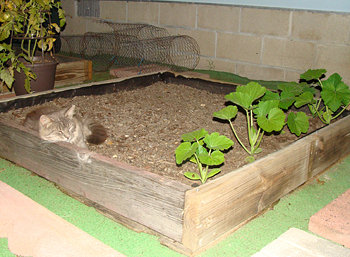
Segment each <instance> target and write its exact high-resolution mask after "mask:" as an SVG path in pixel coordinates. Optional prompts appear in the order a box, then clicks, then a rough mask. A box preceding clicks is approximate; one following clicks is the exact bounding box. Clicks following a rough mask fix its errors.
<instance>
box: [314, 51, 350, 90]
mask: <svg viewBox="0 0 350 257" xmlns="http://www.w3.org/2000/svg"><path fill="white" fill-rule="evenodd" d="M315 68H325V69H326V70H327V71H328V74H331V73H334V72H337V73H339V74H340V75H341V76H342V77H343V80H344V81H345V82H346V83H347V84H348V85H350V73H349V71H350V46H346V45H320V46H319V47H318V51H317V58H316V64H315Z"/></svg>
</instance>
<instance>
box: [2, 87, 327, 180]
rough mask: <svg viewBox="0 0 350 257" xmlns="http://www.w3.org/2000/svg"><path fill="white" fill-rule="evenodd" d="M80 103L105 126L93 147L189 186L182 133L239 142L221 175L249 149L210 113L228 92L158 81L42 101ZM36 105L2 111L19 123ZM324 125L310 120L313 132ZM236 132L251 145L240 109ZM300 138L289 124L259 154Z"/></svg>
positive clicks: (190, 167) (266, 139) (193, 167)
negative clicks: (181, 156)
mask: <svg viewBox="0 0 350 257" xmlns="http://www.w3.org/2000/svg"><path fill="white" fill-rule="evenodd" d="M71 104H75V105H76V106H77V110H79V111H80V112H81V114H82V116H91V117H92V118H94V119H96V120H98V121H99V122H100V123H101V124H103V125H104V126H105V127H106V128H107V130H108V134H109V137H108V139H107V141H106V142H105V143H104V144H102V145H98V146H95V145H90V146H89V148H90V150H91V151H95V152H97V153H100V154H103V155H105V156H108V157H111V158H114V159H116V160H118V161H121V162H125V163H128V164H131V165H133V166H136V167H140V168H145V169H148V170H150V171H152V172H154V173H158V174H160V175H163V176H169V177H173V178H175V179H178V180H181V181H183V182H185V183H188V184H193V183H194V182H193V181H189V180H187V179H186V178H185V177H184V176H183V173H184V171H187V170H190V171H197V170H196V165H194V164H193V163H186V164H184V165H182V166H180V167H178V166H177V165H176V163H175V154H174V152H175V149H176V148H177V146H178V145H179V144H180V142H181V135H182V134H184V133H188V132H191V131H194V130H197V129H201V128H204V129H206V130H207V131H208V132H209V133H212V132H219V133H220V134H223V135H226V136H227V137H229V138H231V139H232V140H233V141H234V142H235V144H234V146H233V148H232V149H231V150H230V151H228V152H227V153H226V154H225V160H226V161H225V164H224V165H223V167H222V172H221V173H220V174H218V175H217V176H221V175H223V174H225V173H227V172H230V171H233V170H234V169H236V168H238V167H240V166H242V165H244V164H245V163H246V161H245V158H246V157H247V156H248V155H247V153H246V152H245V151H244V150H243V149H242V147H241V146H240V145H239V144H238V142H237V141H236V139H235V138H234V137H233V133H232V131H231V129H230V127H229V124H228V123H225V122H219V121H216V120H213V118H212V114H213V112H215V111H218V110H220V109H221V108H223V107H224V106H225V99H224V94H214V93H210V92H208V91H206V90H200V89H196V88H192V87H189V86H185V85H175V84H165V83H162V82H157V83H155V84H153V85H151V86H148V87H144V88H139V89H135V90H132V91H120V92H118V93H114V94H108V95H97V96H78V97H74V98H73V99H65V98H58V99H55V100H53V101H52V102H49V103H45V104H44V105H55V106H58V107H64V106H68V105H71ZM33 108H37V106H35V107H26V108H23V109H18V110H13V111H10V112H8V113H3V114H0V115H1V116H0V117H2V118H10V119H13V116H15V117H16V119H17V120H19V122H21V120H23V119H24V117H25V115H26V114H27V113H28V112H29V111H31V110H32V109H33ZM320 125H321V124H320V123H319V122H318V121H317V120H316V121H314V120H312V121H311V128H310V130H311V131H312V130H315V129H316V127H317V126H320ZM234 126H235V128H236V131H237V133H238V134H239V135H240V136H241V137H242V141H243V142H245V143H247V137H246V120H245V115H244V114H243V113H239V114H238V117H237V118H236V119H235V121H234ZM296 139H298V138H297V137H296V136H295V135H292V134H290V133H289V131H288V129H287V128H285V129H284V130H283V132H282V133H281V135H274V134H272V135H265V136H264V139H263V141H262V143H261V147H262V149H263V151H262V153H260V154H258V155H257V156H256V157H257V158H261V157H263V156H265V155H267V154H269V153H272V152H274V151H276V150H278V149H281V148H282V147H284V146H286V145H288V144H290V143H291V142H293V141H294V140H296Z"/></svg>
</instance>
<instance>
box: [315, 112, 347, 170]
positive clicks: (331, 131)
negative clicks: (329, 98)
mask: <svg viewBox="0 0 350 257" xmlns="http://www.w3.org/2000/svg"><path fill="white" fill-rule="evenodd" d="M313 136H314V137H315V141H314V144H313V146H312V149H313V151H312V153H311V157H310V176H314V175H316V174H318V173H320V172H321V171H323V170H325V169H327V168H328V167H330V166H331V165H333V164H334V163H336V162H337V161H338V160H340V159H342V158H344V157H345V156H347V155H348V154H349V153H350V116H347V117H344V118H342V119H341V120H339V121H337V122H335V123H333V124H331V125H329V126H327V127H325V128H323V129H321V130H319V131H316V133H314V134H313Z"/></svg>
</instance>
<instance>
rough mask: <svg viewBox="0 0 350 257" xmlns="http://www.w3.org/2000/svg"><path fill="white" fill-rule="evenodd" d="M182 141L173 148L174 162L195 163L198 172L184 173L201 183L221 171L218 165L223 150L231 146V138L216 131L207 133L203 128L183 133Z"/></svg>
mask: <svg viewBox="0 0 350 257" xmlns="http://www.w3.org/2000/svg"><path fill="white" fill-rule="evenodd" d="M182 141H183V142H182V143H181V144H180V145H179V146H178V147H177V148H176V150H175V157H176V163H177V164H178V165H180V164H182V163H183V162H185V161H187V160H189V161H191V162H193V163H195V164H197V167H198V171H199V172H198V173H196V172H192V171H187V172H185V173H184V175H185V177H187V178H188V179H191V180H200V181H201V182H202V183H205V182H206V181H207V179H208V178H211V177H213V176H215V175H216V174H218V173H219V172H220V171H221V169H220V168H218V166H220V165H221V164H223V163H224V161H225V156H224V153H223V151H225V150H228V149H229V148H230V147H231V146H233V141H232V140H231V139H229V138H227V137H226V136H224V135H220V134H219V133H217V132H214V133H211V134H209V133H208V132H207V131H206V130H205V129H200V130H196V131H193V132H190V133H186V134H183V135H182ZM209 168H210V169H209Z"/></svg>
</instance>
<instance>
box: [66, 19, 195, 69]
mask: <svg viewBox="0 0 350 257" xmlns="http://www.w3.org/2000/svg"><path fill="white" fill-rule="evenodd" d="M108 25H110V26H111V27H112V26H114V28H113V32H106V33H96V32H87V33H85V34H84V35H71V36H62V46H61V51H63V52H67V54H68V55H71V56H75V55H80V56H81V57H82V58H84V59H88V60H91V61H92V63H93V70H94V71H107V70H108V69H111V68H116V67H126V66H139V67H140V66H142V65H146V64H157V65H161V66H167V67H169V68H186V69H194V68H195V67H196V66H197V64H198V62H199V54H200V53H199V46H198V44H197V42H196V41H195V40H194V39H193V38H191V37H189V36H185V35H179V36H169V35H168V33H167V31H166V30H164V29H162V28H157V27H155V26H152V25H145V24H123V23H111V24H108Z"/></svg>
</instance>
